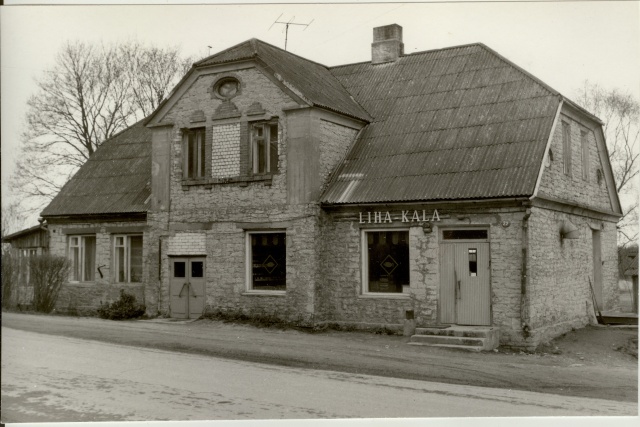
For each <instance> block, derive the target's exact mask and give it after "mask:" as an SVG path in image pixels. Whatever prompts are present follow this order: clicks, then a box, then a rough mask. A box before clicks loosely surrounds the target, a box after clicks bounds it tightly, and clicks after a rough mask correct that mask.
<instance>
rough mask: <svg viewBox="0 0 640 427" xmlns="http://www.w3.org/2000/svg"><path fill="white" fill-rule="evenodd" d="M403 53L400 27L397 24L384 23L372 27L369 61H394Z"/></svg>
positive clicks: (380, 62)
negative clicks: (383, 24)
mask: <svg viewBox="0 0 640 427" xmlns="http://www.w3.org/2000/svg"><path fill="white" fill-rule="evenodd" d="M402 55H404V43H402V27H401V26H400V25H398V24H391V25H385V26H384V27H376V28H374V29H373V43H371V63H372V64H383V63H385V62H394V61H396V60H397V59H398V58H400V57H401V56H402Z"/></svg>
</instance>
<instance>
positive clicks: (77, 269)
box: [69, 247, 82, 282]
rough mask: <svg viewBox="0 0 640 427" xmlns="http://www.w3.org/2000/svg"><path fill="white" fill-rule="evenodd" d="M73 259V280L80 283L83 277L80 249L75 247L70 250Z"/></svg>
mask: <svg viewBox="0 0 640 427" xmlns="http://www.w3.org/2000/svg"><path fill="white" fill-rule="evenodd" d="M69 255H70V257H71V264H72V266H71V280H73V281H76V282H79V281H80V278H81V277H82V275H81V274H80V273H81V271H82V265H80V248H78V247H75V248H71V249H70V250H69Z"/></svg>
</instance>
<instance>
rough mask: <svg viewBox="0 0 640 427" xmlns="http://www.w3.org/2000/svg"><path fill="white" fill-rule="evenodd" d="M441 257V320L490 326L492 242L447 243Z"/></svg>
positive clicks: (444, 243) (442, 246) (444, 244)
mask: <svg viewBox="0 0 640 427" xmlns="http://www.w3.org/2000/svg"><path fill="white" fill-rule="evenodd" d="M441 255H442V258H441V263H440V265H441V285H440V321H441V322H442V323H455V324H459V325H490V324H491V293H490V280H489V243H487V242H482V241H480V242H448V241H443V243H442V245H441Z"/></svg>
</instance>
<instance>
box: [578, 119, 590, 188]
mask: <svg viewBox="0 0 640 427" xmlns="http://www.w3.org/2000/svg"><path fill="white" fill-rule="evenodd" d="M580 144H581V148H582V153H581V154H582V179H583V180H584V181H589V162H590V161H591V156H590V153H589V132H588V131H587V130H586V129H581V130H580Z"/></svg>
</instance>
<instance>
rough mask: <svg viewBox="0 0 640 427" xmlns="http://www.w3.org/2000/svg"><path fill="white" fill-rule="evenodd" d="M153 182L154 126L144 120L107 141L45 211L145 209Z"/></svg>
mask: <svg viewBox="0 0 640 427" xmlns="http://www.w3.org/2000/svg"><path fill="white" fill-rule="evenodd" d="M150 184H151V130H149V129H147V128H146V127H145V126H144V124H143V123H142V121H140V122H138V123H136V124H135V125H133V126H131V127H130V128H128V129H125V130H124V131H122V132H120V133H119V134H117V135H115V136H113V137H112V138H110V139H108V140H106V141H104V142H103V143H102V145H100V147H99V148H98V149H97V150H96V151H95V152H94V153H93V155H92V156H91V157H90V158H89V160H87V162H86V163H85V164H84V165H82V167H81V168H80V169H79V170H78V172H76V174H75V175H74V176H73V178H71V179H70V180H69V182H67V184H65V186H64V187H63V188H62V190H60V192H59V193H58V195H57V196H56V197H55V198H54V199H53V200H52V201H51V203H49V206H47V207H46V208H45V210H44V211H42V214H41V215H42V216H43V217H48V216H66V215H94V214H116V213H143V212H146V211H147V209H148V199H149V196H150V195H151V188H150Z"/></svg>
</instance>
